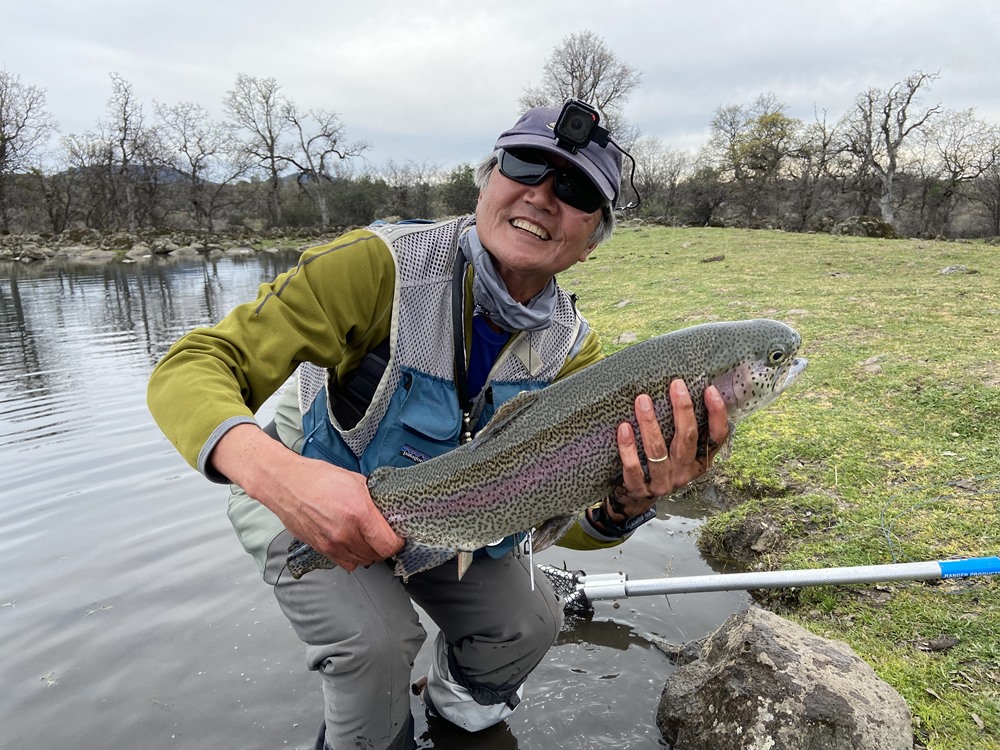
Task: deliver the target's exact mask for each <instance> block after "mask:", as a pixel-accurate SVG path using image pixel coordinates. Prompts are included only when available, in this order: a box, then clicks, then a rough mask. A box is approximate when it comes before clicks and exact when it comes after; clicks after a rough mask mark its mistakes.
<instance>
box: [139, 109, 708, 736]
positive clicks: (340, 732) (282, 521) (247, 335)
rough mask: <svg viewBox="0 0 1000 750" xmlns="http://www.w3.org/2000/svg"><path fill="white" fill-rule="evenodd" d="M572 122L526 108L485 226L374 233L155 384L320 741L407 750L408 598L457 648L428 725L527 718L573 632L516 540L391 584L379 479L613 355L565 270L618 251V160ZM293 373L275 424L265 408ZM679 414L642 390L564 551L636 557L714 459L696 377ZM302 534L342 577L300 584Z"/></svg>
mask: <svg viewBox="0 0 1000 750" xmlns="http://www.w3.org/2000/svg"><path fill="white" fill-rule="evenodd" d="M559 114H560V111H559V110H558V109H548V108H536V109H532V110H529V111H528V112H527V113H526V114H525V115H523V116H522V117H521V118H520V119H519V120H518V121H517V123H516V124H515V125H514V127H513V128H511V129H510V130H508V131H506V132H504V133H503V134H502V135H501V136H500V138H499V140H498V141H497V143H496V149H495V151H494V153H493V154H492V155H491V156H490V157H489V158H487V159H486V160H485V161H484V162H483V163H482V164H481V165H480V168H479V170H478V172H477V183H478V186H479V189H480V194H479V202H478V206H477V209H476V213H475V215H474V216H469V217H463V218H460V219H456V220H453V221H448V222H441V223H438V224H429V225H428V224H399V225H373V226H372V227H369V228H368V229H365V230H359V231H353V232H350V233H348V234H346V235H344V236H343V237H341V238H339V239H337V240H335V241H334V242H332V243H330V244H328V245H324V246H322V247H318V248H313V249H312V250H309V251H307V252H306V253H304V254H303V256H302V258H301V260H300V262H299V263H298V265H297V266H296V267H295V268H294V269H292V270H290V271H289V272H287V273H286V274H283V275H282V276H280V277H278V279H276V280H275V281H274V282H273V283H272V284H270V285H264V286H263V287H262V288H261V294H260V296H259V298H258V300H257V301H256V302H254V303H251V304H246V305H242V306H240V307H237V308H236V309H235V310H233V311H232V312H231V313H230V314H229V315H228V316H227V317H226V318H225V319H224V320H222V321H221V322H220V323H219V324H218V325H216V326H215V327H213V328H209V329H198V330H195V331H192V332H191V333H189V334H187V335H186V336H184V337H183V338H182V339H181V340H180V341H178V342H177V343H176V344H175V345H174V347H173V348H172V349H171V350H170V352H169V353H168V354H167V355H166V356H165V357H164V358H163V360H162V361H161V362H160V363H159V364H158V365H157V368H156V370H155V371H154V373H153V375H152V378H151V380H150V384H149V405H150V410H151V411H152V413H153V415H154V417H155V418H156V420H157V422H158V423H159V425H160V426H161V428H162V429H163V431H164V433H165V434H166V435H167V436H168V437H169V438H170V439H171V440H172V441H173V443H174V445H175V446H176V447H177V449H178V450H179V451H180V452H181V453H182V455H184V456H185V458H186V459H187V460H188V461H189V462H190V463H191V464H192V465H193V466H195V467H196V468H197V469H199V470H200V471H201V472H203V473H204V474H205V475H206V476H207V477H208V478H210V479H212V480H214V481H218V482H224V481H230V482H232V483H233V485H234V489H233V493H232V497H231V501H230V507H229V515H230V518H231V520H232V522H233V525H234V527H235V528H236V531H237V534H238V535H239V536H240V539H241V541H242V542H243V544H244V546H245V547H246V549H247V550H248V551H249V552H250V553H251V554H253V555H254V557H255V558H256V559H257V562H258V564H259V566H260V567H261V570H262V573H263V576H264V579H265V580H266V581H267V582H269V583H271V584H272V585H273V586H274V591H275V595H276V597H277V599H278V602H279V604H280V606H281V608H282V610H283V611H284V613H285V614H286V616H287V617H288V618H289V620H290V621H291V623H292V625H293V626H294V628H295V630H296V633H297V634H298V635H299V637H300V638H301V639H302V640H303V642H304V643H305V644H306V655H307V661H308V664H309V666H310V668H311V669H314V670H317V671H319V672H320V673H321V674H322V676H323V687H324V697H325V701H326V713H325V722H324V725H323V729H322V731H321V734H320V739H319V740H318V742H317V747H324V746H325V747H328V748H332V749H334V750H340V749H341V748H348V747H350V748H354V747H365V748H369V747H370V748H404V747H412V744H413V729H412V726H413V720H412V716H411V714H410V694H409V689H410V682H411V675H410V671H411V669H412V665H413V660H414V658H415V657H416V655H417V652H418V650H419V648H420V646H421V644H422V642H423V640H424V638H425V631H424V629H423V627H422V626H421V625H420V623H419V621H418V618H417V614H416V612H415V610H414V607H413V604H412V603H413V602H415V603H417V604H418V605H419V606H420V607H422V608H423V609H424V610H425V611H426V612H427V613H428V615H429V616H430V617H431V618H433V619H434V621H435V622H436V623H437V624H438V626H439V627H440V630H441V633H440V636H439V637H438V640H437V642H436V643H435V653H434V657H433V658H432V666H431V670H430V673H429V674H428V675H427V677H426V679H423V678H422V679H421V680H419V681H418V683H417V686H414V687H417V688H418V690H420V691H421V693H422V696H421V697H422V699H423V700H424V703H425V705H426V706H427V710H428V711H429V712H432V713H433V714H435V715H438V716H440V717H443V718H444V719H447V720H448V721H451V722H453V723H455V724H457V725H459V726H461V727H464V728H465V729H468V730H472V731H475V730H479V729H482V728H485V727H487V726H490V725H492V724H495V723H497V722H500V721H502V720H503V719H504V718H505V717H507V716H508V715H510V713H511V711H513V710H514V708H515V706H516V705H517V703H518V701H519V699H520V695H521V686H522V685H523V683H524V681H525V679H526V678H527V676H528V675H529V673H530V672H531V671H532V670H533V669H534V668H535V666H537V664H538V663H539V662H540V660H541V659H542V657H543V656H544V654H545V652H546V651H547V649H548V648H549V647H550V646H551V645H552V643H553V642H554V641H555V638H556V636H557V634H558V632H559V627H560V623H561V617H562V611H561V606H560V603H559V601H558V598H557V597H556V596H555V594H554V593H553V592H552V590H551V587H550V586H549V585H548V582H547V581H546V580H544V577H535V584H536V586H535V589H534V590H532V589H531V586H530V583H529V575H530V573H529V570H528V566H527V562H526V560H525V559H524V558H523V557H522V556H519V555H516V554H515V553H514V548H515V547H516V540H515V539H507V540H502V541H500V542H498V543H497V544H495V545H491V546H490V547H488V548H486V549H484V550H480V551H479V552H477V553H476V559H475V561H474V562H473V564H472V566H471V568H470V569H469V571H468V572H467V573H466V574H465V576H464V578H463V579H462V580H461V581H459V580H458V576H457V572H456V565H455V562H454V561H452V562H450V563H447V564H444V565H441V566H439V567H437V568H433V569H431V570H428V571H426V572H423V573H420V574H417V575H414V576H411V577H410V578H409V579H408V580H407V581H405V582H404V581H403V580H401V579H400V578H397V577H395V576H394V575H393V571H392V564H391V561H390V560H389V558H391V557H392V555H393V554H395V553H396V552H398V551H399V550H400V549H401V548H402V546H403V540H402V539H400V538H399V537H398V536H397V535H396V534H395V533H394V532H393V530H392V529H391V528H390V527H389V525H388V524H387V523H386V521H385V519H384V518H383V517H382V516H381V515H380V514H379V513H378V511H377V510H376V509H375V507H374V505H373V503H372V500H371V497H370V496H369V494H368V490H367V487H366V484H365V477H366V475H367V474H369V473H370V472H371V471H372V470H373V469H375V468H376V467H378V466H383V465H395V466H405V465H408V464H412V463H413V462H414V461H420V460H424V459H426V458H428V457H432V456H434V455H438V454H440V453H443V452H445V451H447V450H450V449H452V448H454V447H455V446H457V445H459V444H460V443H461V442H462V441H463V440H466V439H468V438H469V437H470V436H471V434H473V433H474V432H476V431H477V430H479V429H481V428H482V427H483V426H484V425H485V423H486V422H487V421H488V419H489V417H490V416H491V415H492V414H493V413H494V411H495V410H496V408H497V407H499V405H500V404H501V403H502V402H503V401H505V400H506V399H508V398H510V397H511V396H513V395H515V394H516V393H517V392H518V391H520V390H525V389H534V388H541V387H543V386H544V385H546V384H548V383H550V382H552V381H553V380H556V379H559V378H562V377H565V376H567V375H568V374H570V373H572V372H574V371H576V370H578V369H580V368H582V367H586V366H587V365H589V364H592V363H593V362H595V361H596V360H597V359H599V358H600V348H599V342H598V340H597V337H596V335H595V334H594V333H593V332H591V331H590V329H589V327H588V326H587V324H586V321H585V320H583V318H582V317H581V316H580V315H579V314H578V313H577V311H576V309H575V306H574V304H573V298H572V297H571V296H570V295H569V294H567V293H566V292H564V291H563V290H562V289H560V288H559V286H558V285H557V284H556V282H555V275H556V274H557V273H559V272H560V271H563V270H565V269H567V268H569V267H570V266H572V265H573V264H575V263H577V262H582V261H584V260H585V259H586V258H587V256H588V255H589V254H590V253H591V251H593V249H594V248H595V247H596V246H597V244H598V243H599V242H601V241H602V240H604V239H607V238H608V237H609V236H610V234H611V231H612V229H613V226H614V214H613V206H614V205H615V202H616V201H617V199H618V196H619V189H620V182H621V158H622V154H621V152H620V150H619V149H618V148H617V147H616V146H615V144H614V143H613V142H607V143H605V144H604V145H601V144H600V143H598V142H596V141H590V142H589V143H586V144H585V145H583V146H580V147H574V146H572V145H567V144H566V143H564V142H563V141H562V140H560V139H559V138H557V137H556V135H555V133H554V132H553V124H554V123H555V122H556V120H557V117H558V116H559ZM300 365H301V366H300ZM296 368H298V372H297V378H296V379H295V380H296V382H297V385H296V387H289V388H287V389H286V390H285V392H284V395H283V396H282V397H281V398H280V399H279V403H278V406H277V413H276V417H275V420H274V422H273V423H272V424H271V425H268V426H266V427H265V428H263V429H262V428H261V427H260V426H258V424H257V423H256V422H255V420H254V418H253V413H254V412H255V411H256V410H257V409H258V408H259V407H260V406H261V404H263V402H264V401H265V400H266V399H267V398H268V397H269V396H271V395H272V394H273V393H274V392H275V391H276V390H277V389H278V388H279V387H280V386H281V385H282V384H283V383H284V382H285V381H286V380H288V379H289V378H290V377H291V376H292V374H293V372H295V371H296ZM670 399H671V403H672V408H673V410H674V422H675V425H676V430H675V433H676V434H675V437H674V438H673V439H672V442H671V444H670V446H669V447H668V446H667V445H666V444H665V441H664V438H663V435H662V433H661V432H660V429H659V427H658V425H657V422H656V415H655V413H654V411H653V406H652V401H651V399H650V397H649V396H648V395H646V394H639V395H638V396H637V398H636V401H635V409H636V411H635V418H636V423H637V424H638V426H639V433H640V434H639V435H638V436H637V435H636V434H635V433H634V431H633V428H632V427H631V421H626V422H623V423H622V424H621V425H620V427H619V429H618V433H617V443H618V450H619V453H620V455H621V459H622V466H623V482H622V486H621V487H620V488H619V489H618V490H617V491H616V492H615V493H613V495H612V496H611V497H609V498H607V499H606V500H605V501H604V502H603V503H600V504H598V505H597V506H595V507H594V508H591V509H589V510H588V511H587V513H586V514H585V515H584V517H582V518H581V519H580V521H579V523H578V524H577V526H576V527H575V528H573V529H572V530H571V531H569V532H568V533H567V534H566V536H565V537H564V538H563V540H562V543H563V544H566V545H568V546H573V547H576V548H596V547H601V546H610V545H614V544H619V543H621V541H622V540H623V539H624V538H626V537H627V536H628V534H629V533H630V532H631V531H632V530H633V529H634V528H635V526H636V525H637V524H638V523H640V522H641V521H642V520H644V519H646V518H648V517H651V515H652V514H651V513H649V510H650V508H651V507H652V505H653V503H654V502H655V501H656V499H657V498H659V497H662V496H664V495H667V494H669V493H670V492H672V491H674V490H675V489H677V488H678V487H681V486H683V485H685V484H686V483H688V482H689V481H690V480H691V479H693V478H694V477H696V476H698V475H700V474H701V473H703V472H704V471H706V470H707V468H708V465H709V464H710V463H711V461H712V459H713V458H714V454H712V453H710V454H709V456H708V457H707V458H706V459H703V460H699V459H698V458H697V456H696V453H697V426H696V424H695V418H694V411H693V408H692V404H691V399H690V396H689V394H688V391H687V389H686V387H685V386H684V384H683V383H682V382H680V381H677V382H674V383H673V384H671V386H670ZM705 401H706V406H707V409H708V413H709V432H710V437H711V441H712V443H713V444H722V443H723V442H724V440H725V438H726V435H727V431H728V428H727V420H726V412H725V407H724V405H723V403H722V399H721V397H720V396H719V394H718V392H717V391H716V390H715V389H714V388H709V389H708V390H707V391H706V394H705ZM640 442H641V445H642V450H641V451H640V448H639V444H640ZM668 448H669V450H668ZM644 464H645V468H644ZM293 537H297V538H298V539H300V540H303V541H305V542H307V543H308V544H310V545H311V546H312V547H313V548H314V549H316V550H317V551H319V552H320V553H322V554H323V555H325V556H327V557H328V558H329V559H330V560H332V561H333V562H334V563H336V565H337V567H336V568H334V569H330V570H316V571H312V572H310V573H308V574H306V575H304V576H303V577H302V578H301V579H299V580H294V579H293V578H291V576H290V575H288V573H287V571H284V566H285V560H286V555H287V549H288V545H289V542H290V541H291V539H292V538H293ZM386 561H389V562H386ZM418 686H419V687H418Z"/></svg>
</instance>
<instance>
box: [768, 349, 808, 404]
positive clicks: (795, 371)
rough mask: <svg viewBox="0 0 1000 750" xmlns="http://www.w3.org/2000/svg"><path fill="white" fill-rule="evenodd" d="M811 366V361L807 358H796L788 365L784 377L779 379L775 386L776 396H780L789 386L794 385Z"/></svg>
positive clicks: (781, 376)
mask: <svg viewBox="0 0 1000 750" xmlns="http://www.w3.org/2000/svg"><path fill="white" fill-rule="evenodd" d="M808 366H809V360H808V359H806V358H805V357H795V358H794V359H793V360H792V361H791V362H789V363H788V366H787V368H786V369H785V372H784V374H783V375H780V376H779V377H778V381H777V382H776V383H775V386H774V394H775V395H778V394H779V393H781V392H782V391H784V390H785V389H786V388H787V387H788V386H790V385H792V384H793V383H795V381H797V380H798V379H799V376H800V375H802V373H803V372H805V369H806V367H808Z"/></svg>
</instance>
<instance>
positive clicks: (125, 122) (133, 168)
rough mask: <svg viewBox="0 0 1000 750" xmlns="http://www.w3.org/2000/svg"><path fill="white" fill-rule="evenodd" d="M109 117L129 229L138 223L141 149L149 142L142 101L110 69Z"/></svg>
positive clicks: (107, 127)
mask: <svg viewBox="0 0 1000 750" xmlns="http://www.w3.org/2000/svg"><path fill="white" fill-rule="evenodd" d="M108 114H109V118H108V120H107V121H106V122H105V123H104V125H105V127H104V132H105V134H106V135H107V137H108V143H109V145H110V146H111V151H110V154H111V163H112V164H113V165H115V167H116V168H117V173H118V178H119V182H120V183H121V185H122V187H123V192H124V197H125V206H124V208H125V224H126V226H127V227H128V230H129V231H130V232H134V231H135V230H136V228H137V227H138V210H137V206H138V199H137V196H136V184H137V182H138V181H139V174H138V171H139V169H140V168H141V165H142V161H141V159H140V157H141V156H144V155H147V154H143V153H142V152H143V151H144V150H145V149H148V146H149V144H148V143H145V142H144V141H145V140H146V139H147V138H148V137H149V135H150V134H149V133H147V132H146V129H145V121H144V116H143V111H142V104H141V103H140V102H138V101H137V100H136V98H135V92H134V91H133V89H132V84H131V83H129V82H128V81H126V80H125V79H124V78H122V77H121V76H120V75H119V74H118V73H111V98H110V99H108Z"/></svg>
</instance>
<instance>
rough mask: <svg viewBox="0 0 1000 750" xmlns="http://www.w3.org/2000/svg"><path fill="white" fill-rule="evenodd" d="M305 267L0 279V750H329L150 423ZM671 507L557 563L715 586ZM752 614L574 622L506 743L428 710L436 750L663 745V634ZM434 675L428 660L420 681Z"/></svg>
mask: <svg viewBox="0 0 1000 750" xmlns="http://www.w3.org/2000/svg"><path fill="white" fill-rule="evenodd" d="M292 263H294V257H292V256H288V255H285V256H272V255H261V256H257V257H245V258H226V259H223V260H218V261H215V262H212V261H204V262H190V263H186V264H177V263H163V264H160V263H153V264H134V265H124V264H112V265H103V266H86V265H84V266H80V265H74V266H67V265H57V264H54V263H51V264H48V265H40V266H38V265H36V266H27V267H25V266H20V265H15V264H7V265H5V266H3V267H2V268H0V470H2V478H3V479H2V485H0V486H2V488H3V489H2V494H0V529H2V530H3V533H2V534H0V634H2V643H3V650H2V652H0V681H2V685H3V688H2V690H0V727H2V729H0V748H3V749H8V748H9V750H22V748H28V747H32V748H43V749H44V748H52V749H53V750H55V749H56V748H64V747H81V748H103V747H121V748H134V747H142V748H148V749H150V750H159V749H160V748H206V749H208V748H211V749H213V750H217V749H218V748H230V747H232V748H235V747H241V748H243V747H245V748H279V747H292V748H294V747H303V748H304V747H310V748H311V747H312V740H313V737H314V736H315V731H316V729H317V728H318V726H319V723H320V721H321V716H322V703H321V696H320V692H319V684H318V678H317V677H316V676H315V675H312V674H310V673H308V672H306V670H305V669H304V666H303V663H304V658H303V654H302V647H301V645H300V644H299V642H298V640H297V639H296V638H295V636H294V634H293V633H292V632H291V629H290V627H289V626H288V624H287V622H286V621H285V620H284V618H283V617H282V615H281V614H280V612H279V611H278V607H277V605H276V603H275V602H274V600H273V599H272V597H271V594H270V592H269V591H268V589H267V588H266V586H264V585H263V584H262V583H261V582H260V581H259V578H258V575H257V571H256V566H255V565H254V564H253V562H252V561H251V560H250V558H249V557H247V556H245V555H244V554H243V552H242V550H241V549H240V547H239V545H238V543H237V541H236V538H235V535H234V534H233V532H232V530H231V528H230V527H229V525H228V522H227V521H226V517H225V503H226V500H227V492H226V490H225V488H223V487H219V486H217V485H212V484H210V483H209V482H207V481H206V480H204V479H203V478H202V477H200V476H199V475H198V474H197V473H195V472H194V471H193V470H192V469H190V468H189V467H188V466H187V464H185V463H184V462H183V460H182V459H181V458H180V457H179V456H178V455H177V454H176V453H175V452H174V450H173V448H172V447H171V446H170V444H169V443H168V442H167V440H166V439H165V438H164V437H163V436H162V435H161V434H160V433H159V431H158V430H157V429H156V427H155V425H154V424H153V423H152V420H151V418H150V416H149V414H148V412H147V411H146V406H145V387H146V380H147V378H148V376H149V373H150V371H151V370H152V368H153V365H154V364H155V363H156V361H157V360H158V359H159V358H160V357H161V356H162V355H163V354H164V353H165V352H166V350H167V349H168V348H169V346H170V344H171V343H172V342H173V341H174V340H175V339H176V338H178V337H179V336H180V335H181V334H182V333H184V332H185V331H187V330H190V329H191V328H193V327H195V326H198V325H205V324H211V323H213V322H215V321H217V320H219V319H220V318H221V317H222V316H223V315H224V314H225V313H226V312H227V311H228V310H229V309H230V308H232V307H233V306H235V305H236V304H239V303H240V302H244V301H248V300H250V299H253V298H254V296H255V295H256V291H257V286H258V285H259V284H260V283H261V282H262V281H264V280H267V279H270V278H273V277H274V276H275V275H277V274H278V273H280V272H281V271H282V270H284V269H285V268H286V267H287V266H288V265H290V264H292ZM265 409H266V407H265ZM662 510H663V509H661V511H662ZM669 510H671V511H672V512H675V513H676V512H682V511H683V513H682V515H674V516H668V515H665V514H663V515H662V516H661V518H660V519H658V520H656V521H654V522H652V523H650V524H648V525H647V526H646V527H644V528H643V529H642V530H641V531H640V532H639V533H637V535H636V537H635V538H633V539H632V540H631V541H630V542H629V544H627V545H625V546H623V547H621V548H619V549H618V550H617V551H615V552H599V553H578V552H569V551H566V550H561V549H554V550H549V551H546V552H545V553H543V554H541V555H539V556H538V557H539V559H540V561H544V562H549V563H550V564H556V565H561V564H562V563H563V562H564V561H565V562H566V563H567V564H568V565H569V567H571V568H578V569H579V568H582V569H585V570H588V571H589V572H592V573H598V572H611V571H618V570H624V571H628V572H629V573H630V575H632V577H637V578H650V577H656V576H661V575H666V574H667V572H668V571H672V572H673V573H674V574H678V575H696V574H701V573H709V572H711V570H710V569H709V568H708V567H707V566H706V564H705V563H704V561H703V560H702V559H701V558H700V556H699V555H698V553H697V551H696V550H695V548H694V547H693V544H692V532H693V531H694V530H695V529H696V528H697V526H698V525H699V523H700V521H699V520H698V519H699V518H700V516H701V511H700V510H698V509H697V508H689V509H679V508H676V507H674V508H670V509H669ZM743 606H745V596H744V595H742V594H725V593H720V594H698V595H689V596H686V597H673V598H671V599H670V600H667V599H666V598H665V597H647V598H644V599H632V600H624V601H622V602H621V603H620V605H615V604H612V603H607V602H599V603H598V604H597V611H596V613H595V614H594V616H593V617H592V618H589V619H577V620H572V621H570V622H569V624H568V626H567V627H566V629H565V630H564V632H563V634H562V637H561V639H560V642H559V644H558V645H557V646H556V647H555V648H553V649H552V651H551V652H550V653H549V655H548V657H547V658H546V660H545V661H544V662H543V663H542V665H541V666H540V667H539V668H538V670H536V672H535V674H534V676H533V678H532V680H531V681H529V683H528V685H527V686H526V690H525V703H524V706H523V708H521V709H520V710H519V711H518V712H516V713H515V714H514V716H513V717H512V718H511V720H510V721H509V722H508V724H506V725H503V726H501V727H497V728H495V729H494V730H490V731H488V732H485V733H482V734H481V735H476V736H474V737H470V736H469V735H464V734H460V733H457V734H448V733H446V732H442V731H440V730H438V729H436V728H435V730H434V731H433V732H429V731H428V730H427V727H426V723H425V722H424V720H423V716H422V714H421V713H420V711H419V708H418V707H415V716H416V718H417V735H418V738H419V744H420V746H421V747H426V748H430V747H435V748H460V747H461V748H466V747H470V746H475V747H484V748H494V749H495V750H500V749H502V748H520V750H527V749H528V748H531V749H532V750H542V749H546V750H547V749H548V748H574V749H576V748H605V747H617V748H636V749H643V750H645V749H652V748H659V747H661V746H662V743H661V742H660V741H659V739H658V733H657V731H656V728H655V723H654V717H655V711H656V705H657V702H658V700H659V694H660V690H661V689H662V686H663V681H664V678H665V677H666V676H667V675H668V674H669V672H670V670H671V666H670V664H669V662H668V661H667V659H666V658H665V657H664V656H663V655H662V654H661V653H660V652H659V651H658V650H657V649H656V648H655V647H653V646H652V644H651V642H650V640H649V635H650V634H656V635H661V636H664V637H666V638H667V639H668V640H671V641H675V642H680V641H685V640H690V639H693V638H700V637H702V636H704V635H705V634H706V633H708V632H709V631H710V630H712V629H713V628H714V627H716V626H717V625H718V624H719V623H720V622H722V620H724V619H725V617H727V616H728V614H730V613H731V612H732V611H734V610H736V609H739V608H740V607H743ZM424 619H425V620H426V618H424ZM425 624H426V625H427V626H428V631H429V632H430V636H431V637H430V638H429V639H428V642H430V641H431V640H432V639H433V635H434V632H435V631H434V629H433V627H432V624H431V623H426V622H425ZM427 664H428V657H427V654H426V652H422V653H421V655H420V656H419V657H418V660H417V665H416V670H415V671H416V672H417V673H418V674H419V673H420V672H421V670H426V668H427Z"/></svg>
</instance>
